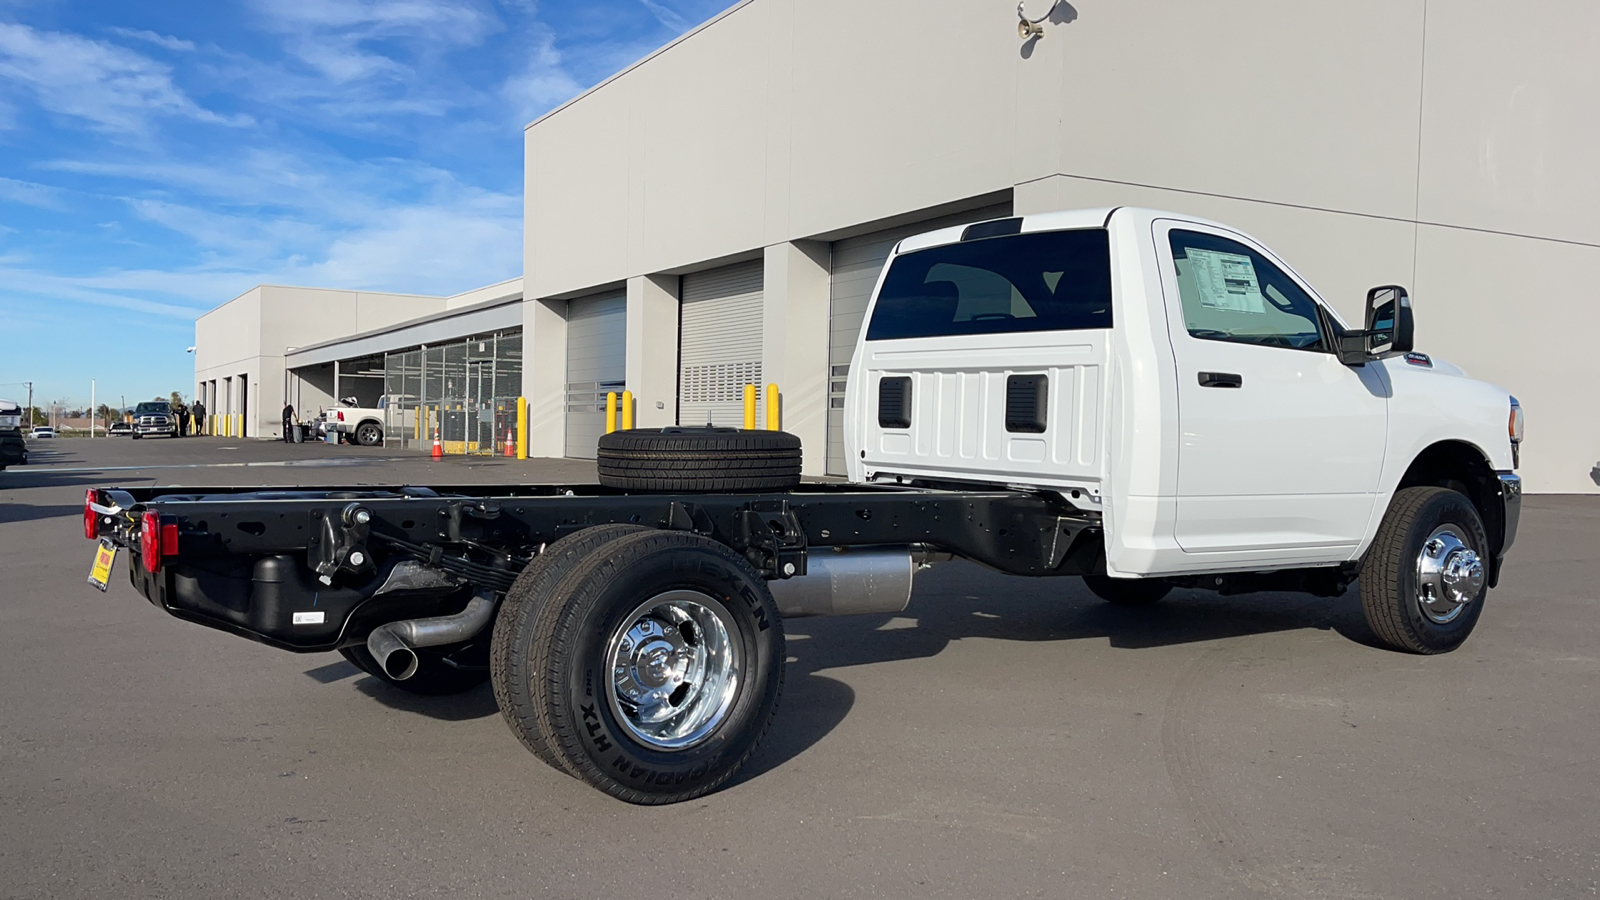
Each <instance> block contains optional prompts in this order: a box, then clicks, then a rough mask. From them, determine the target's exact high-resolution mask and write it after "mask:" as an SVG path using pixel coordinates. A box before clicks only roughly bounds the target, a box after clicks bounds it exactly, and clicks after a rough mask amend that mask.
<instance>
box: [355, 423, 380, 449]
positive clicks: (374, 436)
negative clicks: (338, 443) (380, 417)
mask: <svg viewBox="0 0 1600 900" xmlns="http://www.w3.org/2000/svg"><path fill="white" fill-rule="evenodd" d="M356 443H358V444H360V445H361V446H363V447H376V446H378V445H379V444H381V443H383V429H382V428H379V427H378V426H377V425H374V424H372V423H371V422H368V423H366V424H364V425H362V426H361V427H360V428H357V429H356Z"/></svg>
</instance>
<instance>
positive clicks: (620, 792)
mask: <svg viewBox="0 0 1600 900" xmlns="http://www.w3.org/2000/svg"><path fill="white" fill-rule="evenodd" d="M530 618H531V619H532V621H530ZM507 624H508V625H511V628H510V629H508V633H507V634H506V635H505V641H506V643H505V648H504V652H505V654H506V657H507V658H506V659H504V660H500V659H497V663H509V664H511V665H509V666H506V668H511V669H514V670H515V671H517V672H520V673H522V674H521V677H515V678H507V679H505V680H504V682H503V683H501V684H500V685H499V687H500V689H501V691H503V692H504V693H505V694H506V695H507V696H508V697H509V698H510V699H511V700H512V702H511V703H510V704H507V705H505V706H502V709H506V710H507V715H508V716H511V715H513V714H515V715H516V716H517V717H518V718H519V719H521V720H522V721H521V722H519V723H517V725H515V726H514V728H520V729H523V730H530V731H532V730H537V731H539V732H542V733H543V734H544V735H545V736H546V739H547V741H548V745H549V748H550V749H551V750H552V751H553V753H554V754H555V755H557V756H558V757H559V759H560V760H561V761H562V762H563V763H564V764H565V765H564V768H565V769H566V770H567V771H569V772H571V773H572V774H574V775H576V776H577V777H578V778H580V779H582V780H583V781H586V782H588V783H589V784H590V785H592V786H594V787H595V788H598V789H599V790H602V791H604V792H606V793H608V794H610V795H612V796H613V797H617V798H618V799H621V800H625V801H627V802H629V803H639V804H651V805H654V804H663V803H676V802H680V801H683V800H689V799H692V798H694V797H698V796H701V795H703V794H706V793H708V792H710V791H713V790H715V789H716V788H718V787H719V786H721V785H722V784H724V783H725V782H726V781H727V780H728V779H729V778H731V777H733V775H734V773H735V772H737V771H738V769H739V767H740V765H742V764H743V763H744V761H745V760H746V759H748V758H749V757H750V755H751V754H752V753H753V752H754V751H755V749H756V747H757V745H759V744H760V742H761V738H762V737H763V736H764V735H765V734H766V731H767V727H768V725H769V724H770V723H771V721H772V717H773V714H774V712H775V711H776V709H777V705H778V696H779V694H780V693H781V691H782V687H783V663H784V642H783V626H782V620H781V619H780V618H779V616H778V611H777V607H776V606H775V605H774V603H773V600H772V595H771V593H770V592H769V591H768V590H767V585H766V582H765V581H763V580H762V578H761V576H760V575H759V574H758V573H757V572H756V571H755V569H753V568H751V566H750V564H749V563H748V562H747V561H746V560H745V559H744V558H743V557H741V556H739V555H738V554H736V553H734V552H733V551H731V550H729V549H728V548H727V547H724V546H723V545H721V544H718V543H716V542H715V541H712V540H710V539H709V538H705V537H701V536H699V535H696V534H691V533H685V532H676V531H647V532H642V533H638V534H631V535H625V536H623V537H620V538H617V539H615V540H613V541H611V542H609V543H606V544H604V545H602V546H601V547H598V548H596V549H595V550H594V551H593V552H591V553H590V554H588V557H587V558H586V559H585V560H584V561H583V563H582V564H581V565H578V566H576V567H575V568H574V569H573V570H572V571H571V572H570V573H568V574H567V575H566V576H565V577H564V578H562V579H561V580H560V583H559V584H557V585H555V586H554V588H553V590H552V591H551V593H550V596H549V597H548V598H547V600H546V602H545V603H544V604H543V607H542V609H540V610H539V612H538V615H537V616H536V617H529V616H518V617H517V618H516V619H515V620H514V621H513V622H508V623H507ZM496 656H497V657H499V656H500V654H496ZM501 669H502V666H501V665H497V666H496V670H497V671H500V670H501ZM529 713H531V714H532V715H531V720H530V717H529V715H528V714H529Z"/></svg>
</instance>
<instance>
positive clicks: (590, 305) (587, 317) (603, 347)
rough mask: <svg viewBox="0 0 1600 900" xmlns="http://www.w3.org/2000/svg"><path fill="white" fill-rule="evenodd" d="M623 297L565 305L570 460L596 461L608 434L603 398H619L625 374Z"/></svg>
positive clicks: (607, 296) (602, 297) (611, 295)
mask: <svg viewBox="0 0 1600 900" xmlns="http://www.w3.org/2000/svg"><path fill="white" fill-rule="evenodd" d="M627 322H628V316H627V294H626V293H625V292H623V291H617V292H615V293H607V294H600V295H598V296H594V297H585V298H583V299H580V300H573V301H571V302H570V303H568V304H567V450H566V453H567V455H568V456H573V457H577V458H580V459H594V457H595V445H596V444H597V442H598V441H599V440H600V435H602V434H604V433H605V430H606V392H607V391H616V392H617V393H618V394H619V395H620V394H621V393H622V388H623V378H624V377H625V375H626V371H627V337H628V324H627Z"/></svg>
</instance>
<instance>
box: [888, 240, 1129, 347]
mask: <svg viewBox="0 0 1600 900" xmlns="http://www.w3.org/2000/svg"><path fill="white" fill-rule="evenodd" d="M1110 327H1111V250H1110V239H1109V237H1108V236H1107V234H1106V232H1105V229H1102V228H1092V229H1084V230H1080V231H1040V232H1033V233H1030V234H1013V235H1007V236H1005V237H993V238H983V239H979V240H971V241H962V242H961V243H959V244H947V245H945V246H942V247H930V248H928V249H927V250H914V251H912V252H910V253H905V254H902V255H900V256H897V257H895V260H894V263H893V264H892V265H891V266H890V267H889V274H888V275H887V276H885V278H884V280H883V288H882V290H880V291H879V292H878V302H877V305H876V306H875V307H874V308H873V312H872V322H871V323H870V324H869V325H868V326H867V340H869V341H882V340H895V339H898V338H917V337H944V336H950V335H970V334H996V333H1004V332H1015V331H1069V330H1081V329H1087V328H1110Z"/></svg>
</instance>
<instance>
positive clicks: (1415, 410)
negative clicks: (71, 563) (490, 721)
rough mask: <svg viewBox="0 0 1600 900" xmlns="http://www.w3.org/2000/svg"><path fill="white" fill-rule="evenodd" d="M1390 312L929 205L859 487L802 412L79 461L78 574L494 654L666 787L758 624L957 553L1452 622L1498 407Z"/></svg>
mask: <svg viewBox="0 0 1600 900" xmlns="http://www.w3.org/2000/svg"><path fill="white" fill-rule="evenodd" d="M1412 332H1413V323H1412V308H1411V301H1410V298H1409V297H1408V296H1407V294H1406V292H1405V291H1404V290H1403V289H1401V288H1399V287H1395V286H1386V287H1379V288H1375V289H1373V290H1372V291H1371V292H1369V294H1368V295H1367V298H1366V310H1365V315H1364V320H1363V321H1361V322H1359V323H1347V322H1345V321H1344V320H1343V319H1342V318H1341V317H1340V316H1339V315H1338V314H1337V313H1336V312H1335V311H1334V310H1333V308H1332V307H1331V306H1329V305H1328V304H1327V303H1325V302H1324V301H1323V300H1322V298H1321V297H1319V296H1318V295H1317V293H1316V291H1315V290H1314V289H1313V288H1312V286H1311V285H1310V284H1308V283H1307V282H1306V281H1305V280H1304V279H1302V278H1301V277H1300V276H1299V275H1297V274H1296V273H1295V272H1294V270H1293V269H1291V268H1290V267H1289V265H1288V264H1287V263H1285V262H1284V261H1283V260H1281V259H1280V258H1278V257H1277V256H1276V255H1275V254H1274V253H1272V251H1270V250H1269V249H1268V248H1267V247H1266V246H1265V245H1263V244H1261V243H1260V242H1258V241H1256V240H1254V239H1252V238H1251V237H1249V236H1248V235H1245V234H1242V233H1240V232H1238V231H1235V230H1233V229H1230V228H1227V227H1225V226H1222V225H1218V224H1216V223H1212V222H1206V221H1202V220H1199V219H1194V218H1190V217H1187V216H1181V215H1173V214H1169V213H1160V212H1153V211H1149V210H1139V209H1127V208H1123V209H1114V210H1106V209H1100V210H1082V211H1074V212H1061V213H1051V214H1045V215H1033V216H1026V217H1020V218H1009V219H1001V220H996V221H989V222H982V223H978V224H974V225H968V226H965V227H957V228H949V229H944V230H941V231H934V232H931V233H928V234H924V235H920V236H918V237H912V238H907V239H906V240H904V241H901V242H900V244H899V245H898V246H897V247H896V248H895V249H894V251H893V253H892V254H891V256H890V257H889V260H888V264H887V265H886V266H885V268H884V271H883V274H882V275H881V276H880V278H879V282H878V285H877V287H876V289H875V291H874V294H873V298H872V301H871V303H870V305H869V307H868V310H867V315H866V324H865V327H864V328H863V329H862V332H861V335H860V339H859V343H858V345H857V347H856V351H855V356H854V359H853V361H852V364H851V367H850V375H849V384H848V388H847V392H846V398H845V402H846V429H845V446H846V450H847V454H848V460H849V461H848V467H849V475H850V478H849V483H825V484H824V483H801V481H800V477H799V472H800V459H801V446H800V442H799V440H798V438H796V437H794V436H793V435H790V434H787V433H785V432H781V431H777V432H775V431H740V430H735V429H726V428H712V427H705V428H666V429H655V430H627V431H620V432H616V433H613V434H610V435H606V436H605V437H603V438H602V439H601V442H600V446H599V459H598V474H599V483H598V484H592V485H523V484H515V485H499V486H470V487H463V486H444V485H425V486H424V485H395V486H388V487H372V486H366V487H348V488H319V489H303V488H293V489H267V488H255V489H251V488H215V489H204V488H113V489H95V490H91V491H89V492H88V496H87V497H86V501H85V506H84V519H83V524H84V534H85V536H86V537H88V538H91V539H93V540H96V541H99V542H100V546H99V548H98V550H97V552H96V565H95V567H94V570H93V574H92V575H91V581H94V582H96V583H98V584H101V585H104V583H105V581H106V579H107V577H108V573H109V571H110V569H111V567H112V566H114V565H115V559H116V556H117V555H118V552H119V551H122V552H125V554H126V556H127V559H128V562H127V570H128V573H129V578H130V580H131V582H132V584H133V586H134V587H135V588H136V589H137V590H138V591H139V592H140V593H142V594H143V595H144V596H145V597H146V598H147V599H148V600H149V601H150V602H151V603H153V604H155V605H156V606H157V607H159V608H161V609H163V610H165V611H166V612H168V613H170V614H171V615H173V616H176V617H178V618H180V619H186V620H188V621H191V622H195V623H198V624H201V625H205V626H207V627H211V628H217V629H221V630H223V631H228V632H232V633H234V634H237V635H239V636H242V637H246V638H250V639H252V640H256V641H260V642H262V643H265V644H269V645H271V646H274V647H279V648H282V649H284V650H289V651H295V652H303V653H316V652H329V651H337V652H339V653H341V654H343V655H344V657H345V658H346V659H348V660H349V661H350V662H351V663H352V664H354V665H355V666H356V667H358V668H360V669H361V670H362V671H364V672H366V673H368V674H370V675H371V676H372V677H374V678H376V679H379V680H381V681H383V682H386V683H388V684H389V685H391V686H393V687H394V688H395V689H399V690H407V691H413V692H417V693H424V694H451V693H456V692H460V691H465V690H468V689H471V688H474V687H477V686H478V685H481V684H482V683H483V682H485V681H488V682H491V683H492V685H493V689H494V692H495V697H496V700H497V701H498V703H499V706H500V710H501V712H502V713H503V715H504V717H505V720H506V722H507V724H508V725H509V726H510V728H511V730H512V731H513V732H514V733H515V734H516V735H517V737H518V738H519V739H520V740H521V741H522V742H523V744H524V745H525V746H526V747H527V749H528V750H530V751H531V752H532V753H533V754H534V755H535V756H537V757H539V758H540V759H541V760H543V761H544V762H546V763H548V764H549V765H551V766H553V767H555V768H556V769H558V770H560V771H562V772H566V773H567V774H570V775H572V776H575V777H577V778H579V779H582V780H583V781H585V782H587V783H589V784H591V785H593V786H594V787H596V788H598V789H600V790H602V791H605V792H606V793H608V794H611V795H612V796H615V797H617V798H620V799H622V800H625V801H629V802H634V803H651V804H653V803H668V802H673V801H679V800H685V799H688V798H691V797H695V796H699V795H701V794H704V793H706V792H707V791H711V790H714V789H715V788H717V787H718V786H719V785H721V784H723V783H724V782H725V781H726V780H727V779H728V778H729V777H731V776H732V775H733V773H734V772H736V771H737V770H738V768H739V766H740V765H741V764H742V763H743V762H744V761H745V760H746V759H747V758H748V757H749V756H750V754H751V753H752V752H753V751H754V749H755V747H756V745H757V743H758V742H759V740H760V739H761V736H762V735H763V733H764V732H765V731H766V729H767V726H768V723H769V722H770V721H771V719H772V717H773V716H774V715H775V711H776V709H777V703H778V695H779V692H780V689H781V686H782V682H783V677H782V676H783V666H784V660H785V653H784V643H783V620H784V618H785V617H789V616H802V615H844V614H852V613H876V614H889V613H893V612H897V611H899V610H901V609H904V608H905V606H906V604H907V602H908V600H909V597H910V594H911V587H912V582H913V579H914V576H915V575H916V573H917V572H919V571H921V570H923V569H926V568H927V567H929V566H933V565H937V564H939V563H941V562H944V561H947V560H950V559H952V558H960V559H966V560H970V561H973V562H976V563H978V564H980V565H983V566H986V567H988V568H991V569H994V570H996V571H998V572H1002V573H1007V574H1010V575H1017V576H1028V577H1037V578H1081V579H1082V581H1083V583H1084V584H1085V585H1086V586H1087V588H1088V590H1089V591H1091V592H1092V593H1093V594H1095V595H1097V596H1098V597H1100V598H1103V599H1104V600H1106V601H1109V602H1111V603H1116V604H1122V605H1125V606H1147V605H1150V604H1153V603H1156V602H1158V601H1159V600H1160V599H1161V598H1162V597H1163V596H1164V595H1166V594H1167V593H1168V592H1169V591H1171V590H1173V589H1174V588H1189V589H1205V590H1213V591H1218V592H1220V593H1223V594H1231V593H1239V592H1247V591H1262V590H1272V591H1301V592H1307V593H1310V594H1313V595H1318V596H1324V597H1334V596H1339V595H1341V594H1342V593H1343V592H1345V591H1346V590H1347V589H1348V588H1350V586H1351V585H1353V584H1356V583H1358V582H1359V585H1360V587H1359V593H1360V600H1361V604H1362V606H1363V608H1364V610H1365V614H1366V617H1367V620H1368V622H1369V623H1370V624H1371V628H1372V631H1373V633H1374V634H1375V635H1376V636H1377V638H1378V640H1380V641H1382V642H1383V643H1385V644H1387V645H1388V646H1390V647H1392V648H1394V649H1396V650H1400V651H1406V652H1412V653H1439V652H1444V651H1448V650H1451V649H1454V648H1455V647H1456V646H1458V645H1459V644H1460V643H1461V642H1462V641H1463V640H1465V639H1466V638H1467V636H1468V635H1469V634H1470V633H1471V632H1472V629H1473V627H1474V625H1476V623H1477V621H1478V617H1479V614H1480V612H1481V611H1482V609H1483V605H1484V601H1485V597H1486V594H1487V592H1488V591H1489V589H1490V588H1492V587H1493V586H1494V585H1495V583H1496V581H1497V579H1498V578H1499V574H1500V568H1501V563H1502V560H1503V559H1504V556H1505V553H1506V551H1507V550H1508V549H1509V548H1510V546H1511V543H1512V539H1513V537H1514V536H1515V534H1516V528H1517V519H1518V512H1519V509H1520V497H1521V493H1520V481H1519V479H1518V477H1517V476H1516V474H1515V473H1514V469H1515V468H1516V466H1517V462H1518V460H1517V454H1518V447H1519V444H1520V442H1521V439H1522V414H1521V410H1520V409H1519V407H1518V406H1517V402H1516V400H1514V399H1513V398H1512V397H1511V396H1510V395H1509V394H1507V393H1506V392H1505V391H1504V390H1501V389H1500V388H1498V387H1495V386H1493V385H1489V384H1484V383H1482V382H1478V381H1473V380H1471V379H1469V378H1467V377H1466V376H1465V375H1464V374H1463V373H1462V372H1461V371H1460V370H1459V369H1456V368H1454V367H1452V366H1450V365H1449V364H1447V363H1445V362H1443V361H1441V360H1435V359H1433V358H1431V357H1429V356H1428V355H1426V354H1424V353H1421V352H1418V351H1416V350H1414V349H1413V347H1412V343H1413V341H1412ZM1063 587H1064V588H1065V585H1063ZM1061 596H1062V602H1063V603H1064V604H1066V603H1070V602H1074V601H1073V599H1072V598H1073V597H1074V596H1075V594H1074V592H1072V591H1070V590H1065V589H1064V590H1063V591H1062V592H1061ZM997 602H998V598H997Z"/></svg>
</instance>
